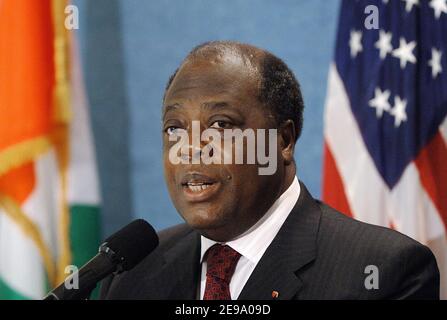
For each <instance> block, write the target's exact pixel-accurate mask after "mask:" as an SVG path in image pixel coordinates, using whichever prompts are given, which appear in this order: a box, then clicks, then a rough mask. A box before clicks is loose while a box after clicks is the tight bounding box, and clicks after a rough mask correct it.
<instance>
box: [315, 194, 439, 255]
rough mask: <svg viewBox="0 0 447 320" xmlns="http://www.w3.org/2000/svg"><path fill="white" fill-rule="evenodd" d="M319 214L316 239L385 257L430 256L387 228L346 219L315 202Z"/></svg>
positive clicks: (416, 244)
mask: <svg viewBox="0 0 447 320" xmlns="http://www.w3.org/2000/svg"><path fill="white" fill-rule="evenodd" d="M316 202H317V204H318V206H319V207H320V210H321V213H322V215H321V220H320V228H319V238H320V240H322V241H325V240H330V241H331V242H333V243H334V244H337V243H338V244H345V245H347V244H350V246H353V245H354V246H360V247H363V248H364V249H369V250H373V249H375V250H376V251H378V252H377V253H380V251H383V253H386V254H387V255H389V254H393V253H397V252H400V251H402V250H412V249H413V250H414V249H417V250H421V251H423V252H425V253H426V254H431V251H430V249H428V248H427V247H426V246H424V245H422V244H421V243H419V242H418V241H416V240H414V239H412V238H410V237H408V236H406V235H404V234H402V233H400V232H398V231H395V230H392V229H390V228H386V227H382V226H378V225H373V224H369V223H365V222H361V221H359V220H355V219H353V218H351V217H348V216H346V215H344V214H342V213H340V212H338V211H337V210H335V209H333V208H331V207H329V206H328V205H326V204H324V203H323V202H321V201H318V200H316Z"/></svg>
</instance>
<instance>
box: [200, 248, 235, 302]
mask: <svg viewBox="0 0 447 320" xmlns="http://www.w3.org/2000/svg"><path fill="white" fill-rule="evenodd" d="M240 257H241V255H240V254H239V252H237V251H235V250H233V249H232V248H230V247H229V246H226V245H225V246H223V245H221V244H215V245H213V246H212V247H211V248H209V249H208V251H207V253H206V264H207V270H206V285H205V293H204V295H203V300H231V295H230V280H231V277H232V276H233V273H234V269H236V264H237V262H238V260H239V258H240Z"/></svg>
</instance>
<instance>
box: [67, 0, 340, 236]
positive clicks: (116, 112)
mask: <svg viewBox="0 0 447 320" xmlns="http://www.w3.org/2000/svg"><path fill="white" fill-rule="evenodd" d="M73 2H74V4H76V5H78V6H79V9H80V19H81V20H80V22H81V23H80V30H79V31H78V33H79V38H80V41H81V48H82V59H83V65H84V69H85V70H84V73H85V76H86V83H87V89H88V94H89V101H90V104H91V114H92V122H93V130H94V135H95V141H96V145H97V153H98V162H99V163H98V164H99V170H100V178H101V186H102V194H103V200H104V206H103V208H104V209H103V221H104V233H105V234H109V233H110V232H112V231H114V230H116V229H118V228H119V227H120V226H121V225H123V224H125V223H126V222H127V221H129V219H131V218H136V217H142V218H145V219H147V220H148V221H149V222H151V223H152V224H153V225H154V226H155V227H156V228H157V229H161V228H164V227H167V226H170V225H172V224H175V223H178V222H180V221H181V219H180V217H179V216H178V214H177V213H176V210H175V208H174V207H173V205H172V204H171V202H170V199H169V195H168V193H167V190H166V187H165V184H164V180H163V170H162V161H161V126H160V124H161V115H160V110H161V109H160V107H161V98H162V95H163V90H164V87H165V83H166V81H167V79H168V77H169V75H170V74H171V73H172V72H173V71H174V70H175V68H176V67H177V66H178V64H179V63H180V61H181V60H182V59H183V57H184V56H185V55H186V54H187V53H188V52H189V50H191V49H192V47H194V46H196V45H197V44H199V43H201V42H204V41H209V40H218V39H229V40H238V41H242V42H247V43H250V44H253V45H256V46H259V47H262V48H265V49H267V50H269V51H271V52H273V53H274V54H276V55H278V56H279V57H280V58H282V59H283V60H284V61H285V62H286V63H287V64H288V65H289V66H290V67H291V68H292V70H293V71H294V72H295V74H296V76H297V78H298V79H299V81H300V83H301V86H302V91H303V95H304V100H305V105H306V109H305V114H304V117H305V120H304V130H303V135H302V137H301V139H300V141H299V143H298V146H297V149H296V157H297V163H298V176H299V177H300V179H301V180H303V181H304V183H305V184H306V185H307V186H308V188H309V189H310V191H311V193H312V194H313V195H314V196H316V197H318V196H319V195H320V182H321V168H322V161H321V160H322V142H323V137H322V132H323V125H322V124H323V123H322V119H323V108H324V100H325V94H326V79H327V72H328V67H329V63H330V61H331V58H332V55H333V47H334V40H335V32H336V26H337V18H338V17H337V16H338V7H339V1H338V0H331V1H328V0H311V1H309V0H289V1H273V0H271V1H259V0H229V1H228V0H227V1H207V0H189V1H186V0H184V1H167V0H163V1H149V0H148V1H144V0H122V1H118V0H77V1H73Z"/></svg>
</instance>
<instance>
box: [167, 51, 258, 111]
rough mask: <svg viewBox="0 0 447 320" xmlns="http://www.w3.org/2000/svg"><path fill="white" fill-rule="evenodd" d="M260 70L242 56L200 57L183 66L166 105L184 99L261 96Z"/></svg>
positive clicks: (255, 97)
mask: <svg viewBox="0 0 447 320" xmlns="http://www.w3.org/2000/svg"><path fill="white" fill-rule="evenodd" d="M259 85H260V77H259V71H258V70H257V69H256V68H254V67H253V66H252V65H247V63H246V62H244V61H243V60H241V59H231V58H227V59H226V60H222V59H219V60H213V59H199V60H194V61H191V62H187V63H185V64H184V65H182V66H181V68H180V69H179V71H178V72H177V74H176V76H175V78H174V80H173V81H172V83H171V85H170V87H169V89H168V91H167V92H166V96H165V101H164V105H169V104H172V103H178V102H180V101H181V100H204V99H210V98H211V99H213V98H215V97H216V96H219V97H222V96H225V97H227V98H228V99H230V100H231V99H234V100H239V101H241V102H243V101H246V100H252V99H257V96H258V88H259Z"/></svg>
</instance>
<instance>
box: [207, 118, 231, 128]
mask: <svg viewBox="0 0 447 320" xmlns="http://www.w3.org/2000/svg"><path fill="white" fill-rule="evenodd" d="M210 128H214V129H228V128H231V123H229V122H227V121H222V120H218V121H214V122H213V123H212V124H211V126H210Z"/></svg>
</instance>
